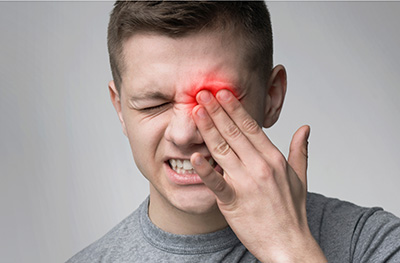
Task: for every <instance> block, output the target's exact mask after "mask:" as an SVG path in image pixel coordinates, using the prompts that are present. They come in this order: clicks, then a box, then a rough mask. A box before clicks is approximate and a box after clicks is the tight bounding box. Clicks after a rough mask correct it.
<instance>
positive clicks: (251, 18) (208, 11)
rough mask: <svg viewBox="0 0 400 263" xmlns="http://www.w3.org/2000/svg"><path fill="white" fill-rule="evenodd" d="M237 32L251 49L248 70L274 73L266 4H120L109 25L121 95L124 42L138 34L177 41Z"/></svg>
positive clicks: (143, 2) (223, 2) (109, 44)
mask: <svg viewBox="0 0 400 263" xmlns="http://www.w3.org/2000/svg"><path fill="white" fill-rule="evenodd" d="M210 29H211V30H216V31H217V30H221V31H223V30H227V29H230V30H232V29H233V30H235V31H234V32H235V33H238V35H239V34H240V35H242V36H244V37H242V38H243V39H244V41H245V42H244V43H245V44H246V45H247V46H248V48H247V49H248V50H249V51H250V53H249V58H248V60H249V62H250V63H251V64H250V65H249V66H250V67H252V68H255V69H258V70H261V71H260V74H263V75H268V76H265V77H266V78H268V77H269V72H270V70H271V69H272V53H273V47H272V29H271V21H270V16H269V12H268V9H267V7H266V5H265V3H264V1H248V2H247V1H220V2H219V1H216V2H213V1H117V2H115V4H114V9H113V11H112V13H111V15H110V22H109V25H108V37H107V44H108V52H109V56H110V65H111V72H112V75H113V78H114V82H115V85H116V87H117V90H118V93H119V94H120V89H121V87H120V86H121V83H122V73H123V72H124V69H125V66H124V63H123V60H124V57H123V42H124V41H125V40H127V39H128V38H129V37H131V36H132V35H133V34H135V33H137V32H154V33H159V34H163V35H166V36H169V37H173V38H177V37H182V36H185V35H188V34H189V33H196V32H200V31H203V30H210Z"/></svg>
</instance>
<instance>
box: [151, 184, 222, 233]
mask: <svg viewBox="0 0 400 263" xmlns="http://www.w3.org/2000/svg"><path fill="white" fill-rule="evenodd" d="M149 217H150V220H151V221H152V222H153V224H155V225H156V226H157V227H159V228H160V229H162V230H164V231H166V232H169V233H172V234H177V235H196V234H206V233H212V232H215V231H218V230H221V229H224V228H226V227H227V226H228V224H227V222H226V220H225V218H224V216H223V215H222V214H221V212H220V210H219V209H218V206H217V205H216V203H215V204H214V206H213V207H212V208H210V209H208V210H207V211H203V212H187V211H183V210H180V209H178V208H176V207H175V206H173V205H172V204H171V203H170V202H169V201H167V200H166V199H165V198H164V197H162V196H161V195H160V194H159V193H158V192H157V191H156V190H155V189H154V188H153V187H151V189H150V204H149Z"/></svg>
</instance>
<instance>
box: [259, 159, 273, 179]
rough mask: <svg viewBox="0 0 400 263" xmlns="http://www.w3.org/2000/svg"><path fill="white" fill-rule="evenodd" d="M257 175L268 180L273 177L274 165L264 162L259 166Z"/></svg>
mask: <svg viewBox="0 0 400 263" xmlns="http://www.w3.org/2000/svg"><path fill="white" fill-rule="evenodd" d="M256 176H257V177H258V178H259V179H262V180H268V179H270V178H272V177H273V170H272V167H271V166H269V165H268V164H267V163H266V162H262V163H261V164H259V165H258V167H257V173H256Z"/></svg>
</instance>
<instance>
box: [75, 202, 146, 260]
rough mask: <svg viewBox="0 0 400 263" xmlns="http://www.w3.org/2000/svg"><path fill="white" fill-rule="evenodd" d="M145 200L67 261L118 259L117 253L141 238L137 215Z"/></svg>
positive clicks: (138, 241)
mask: <svg viewBox="0 0 400 263" xmlns="http://www.w3.org/2000/svg"><path fill="white" fill-rule="evenodd" d="M146 202H147V200H146V201H145V202H143V204H142V205H141V206H140V207H139V208H137V209H136V210H135V211H134V212H133V213H131V214H130V215H129V216H128V217H126V218H125V219H124V220H123V221H121V222H120V223H119V224H117V225H116V226H115V227H113V228H112V229H111V230H110V231H109V232H107V233H106V234H105V235H104V236H103V237H101V238H100V239H98V240H97V241H95V242H93V243H92V244H90V245H89V246H87V247H86V248H84V249H83V250H81V251H80V252H78V253H77V254H76V255H74V256H73V257H72V258H70V259H69V260H68V261H67V263H77V262H100V261H103V260H105V259H107V261H109V262H114V261H118V260H119V258H118V255H121V254H122V253H121V252H122V251H124V250H126V249H128V248H127V247H128V246H129V247H130V248H131V246H132V245H134V244H138V243H140V240H142V233H141V228H140V225H139V222H140V220H139V217H140V212H141V209H142V206H143V205H145V203H146Z"/></svg>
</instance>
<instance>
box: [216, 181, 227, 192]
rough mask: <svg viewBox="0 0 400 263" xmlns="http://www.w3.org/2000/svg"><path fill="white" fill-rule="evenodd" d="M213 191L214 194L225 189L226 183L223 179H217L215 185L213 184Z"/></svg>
mask: <svg viewBox="0 0 400 263" xmlns="http://www.w3.org/2000/svg"><path fill="white" fill-rule="evenodd" d="M213 188H214V189H213V190H214V192H216V193H222V192H223V191H224V190H225V188H226V183H225V181H224V180H223V179H219V180H218V181H217V182H216V183H215V185H214V187H213Z"/></svg>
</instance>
